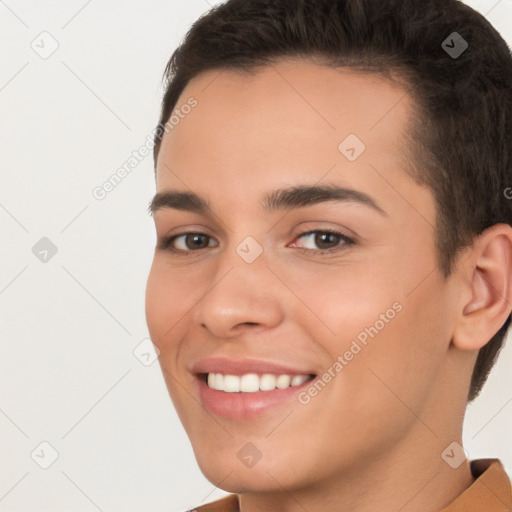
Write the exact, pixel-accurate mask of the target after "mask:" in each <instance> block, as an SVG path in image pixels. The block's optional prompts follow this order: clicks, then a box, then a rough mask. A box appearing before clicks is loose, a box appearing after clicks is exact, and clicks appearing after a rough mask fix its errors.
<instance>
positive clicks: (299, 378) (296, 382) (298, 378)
mask: <svg viewBox="0 0 512 512" xmlns="http://www.w3.org/2000/svg"><path fill="white" fill-rule="evenodd" d="M308 378H309V377H308V375H294V376H293V377H292V381H291V383H290V385H291V386H300V385H301V384H303V383H304V382H306V381H307V380H308Z"/></svg>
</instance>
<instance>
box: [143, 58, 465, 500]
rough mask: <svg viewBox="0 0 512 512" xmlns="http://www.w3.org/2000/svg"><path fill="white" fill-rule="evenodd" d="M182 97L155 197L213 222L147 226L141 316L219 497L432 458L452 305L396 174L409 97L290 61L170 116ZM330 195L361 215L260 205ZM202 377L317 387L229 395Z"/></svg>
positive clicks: (430, 207) (410, 193)
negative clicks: (406, 453) (397, 457)
mask: <svg viewBox="0 0 512 512" xmlns="http://www.w3.org/2000/svg"><path fill="white" fill-rule="evenodd" d="M190 97H194V98H195V99H196V100H197V106H195V107H194V108H193V109H188V108H187V109H185V110H186V111H187V112H188V111H189V110H191V111H190V112H189V113H188V114H187V115H183V112H182V117H183V119H180V121H179V123H176V124H175V126H173V127H172V129H171V130H169V132H168V133H166V134H165V136H164V139H163V142H162V146H161V150H160V154H159V158H158V165H157V192H158V193H165V192H171V191H172V192H188V193H194V194H197V195H199V196H200V197H201V198H203V199H204V200H205V201H208V203H209V205H210V206H211V210H210V211H208V210H207V211H206V212H204V213H200V212H194V211H186V210H180V209H175V208H171V207H169V205H168V206H161V207H159V208H157V209H156V211H155V212H154V218H155V223H156V230H157V237H158V244H159V246H158V247H157V249H156V251H155V257H154V261H153V266H152V269H151V272H150V276H149V280H148V286H147V306H146V309H147V311H146V313H147V321H148V326H149V330H150V334H151V338H152V340H153V342H154V343H155V345H157V346H158V347H159V349H160V351H161V354H160V358H159V361H160V364H161V367H162V370H163V375H164V377H165V381H166V383H167V387H168V390H169V393H170V396H171V398H172V400H173V403H174V405H175V407H176V410H177V412H178V414H179V417H180V419H181V421H182V423H183V425H184V427H185V429H186V431H187V433H188V435H189V437H190V440H191V443H192V446H193V448H194V452H195V454H196V457H197V460H198V463H199V465H200V467H201V469H202V471H203V472H204V473H205V475H206V476H207V477H208V478H209V479H210V480H211V481H212V482H214V483H215V484H216V485H219V486H220V487H221V488H223V489H226V490H228V491H235V492H243V491H248V490H258V489H259V490H262V489H267V490H270V489H275V490H282V488H285V489H287V490H293V489H295V488H299V487H304V486H307V485H309V484H311V483H312V482H314V481H318V482H320V481H327V480H328V479H329V478H331V477H332V478H336V477H339V476H340V475H342V474H343V472H344V470H346V469H347V468H351V471H354V470H355V468H357V467H362V466H363V465H365V464H368V462H369V461H370V460H371V461H378V460H381V459H382V460H384V459H385V458H386V457H387V460H389V456H390V454H392V453H398V452H399V451H400V450H411V446H413V447H414V446H415V447H416V449H414V450H411V453H410V456H411V457H414V458H416V457H421V453H422V450H423V449H424V447H425V446H428V449H429V450H432V447H433V446H434V449H435V450H438V452H439V453H441V451H442V450H443V449H444V448H445V447H446V445H445V444H444V440H443V439H442V438H443V436H438V435H437V434H438V433H439V432H441V431H442V432H445V431H446V421H447V420H446V417H447V415H448V416H449V415H453V414H454V411H453V400H454V398H455V397H456V398H460V399H462V400H463V396H462V395H463V393H464V391H466V390H465V389H464V388H465V386H466V385H467V379H466V378H465V377H464V375H463V374H461V373H460V372H459V371H457V370H454V367H455V364H454V361H455V358H456V357H458V356H457V355H456V354H455V355H454V353H455V352H456V351H455V349H453V348H452V347H451V345H450V340H451V335H452V332H453V327H454V320H453V318H454V317H455V314H454V310H455V307H456V306H455V304H456V299H455V297H456V294H457V290H456V287H455V286H454V285H453V281H452V280H451V279H448V280H444V279H443V276H442V273H441V271H440V269H439V267H438V261H437V258H436V252H435V245H434V242H435V233H434V229H433V227H434V225H435V208H436V207H435V202H434V199H433V195H432V193H431V191H430V190H429V189H427V188H424V187H421V186H419V185H417V184H416V183H415V182H414V181H413V180H412V179H411V178H410V177H409V176H408V174H407V172H406V169H405V164H404V161H405V159H403V155H404V149H403V138H404V133H405V130H407V122H408V118H409V117H408V116H409V114H410V113H411V111H412V109H413V108H414V103H413V102H412V100H411V99H410V97H409V96H407V95H405V93H404V91H403V90H401V89H398V88H396V87H394V86H393V85H391V84H390V83H389V82H386V81H384V80H383V79H382V78H380V77H378V76H377V75H362V74H356V73H355V72H352V71H350V70H344V71H341V70H334V69H330V68H327V67H323V66H319V65H316V64H312V63H308V62H305V61H298V60H289V61H281V62H280V63H278V64H276V65H275V66H273V67H266V68H263V69H262V70H260V71H259V72H258V73H257V74H256V75H254V76H252V77H249V76H243V75H241V74H237V73H235V72H228V71H222V72H220V71H218V70H217V71H211V72H208V73H204V74H203V75H201V76H199V77H197V78H195V79H194V80H192V81H191V82H190V84H189V85H188V86H187V87H186V89H185V91H184V92H183V94H182V96H181V98H180V100H179V102H178V104H177V109H178V108H179V107H180V106H181V105H183V104H185V103H187V100H188V99H189V98H190ZM350 134H355V135H356V136H357V137H358V138H359V139H360V140H361V141H362V142H363V143H364V145H365V146H366V148H365V150H364V151H363V152H362V153H361V148H362V146H360V143H359V142H357V140H356V139H353V138H352V140H351V139H348V142H346V143H345V144H344V145H342V146H341V148H340V143H342V142H343V141H344V140H345V139H346V138H347V136H349V135H350ZM351 148H353V151H352V150H351ZM347 156H348V157H350V159H352V160H353V161H351V160H350V159H349V158H347ZM328 184H329V185H335V186H338V187H341V188H345V189H350V190H353V191H357V194H359V195H360V196H361V197H363V194H364V197H366V200H362V199H361V197H358V196H357V194H354V193H352V194H347V195H346V197H345V200H338V201H332V200H331V201H327V202H325V201H324V202H317V203H315V204H311V205H309V206H307V207H298V206H297V205H295V206H293V207H291V208H287V209H282V208H280V209H274V210H267V209H265V208H264V205H263V198H264V197H265V196H266V195H267V194H269V193H271V192H272V191H276V190H280V189H288V188H291V187H299V186H326V185H328ZM372 203H373V204H372ZM330 230H331V231H337V232H339V233H341V234H342V235H343V236H344V237H348V239H350V240H351V241H352V242H349V241H347V240H346V239H344V238H343V237H337V236H330V237H329V235H328V234H323V233H324V232H325V231H330ZM312 231H313V234H306V233H310V232H312ZM190 232H192V233H194V232H197V233H201V234H202V235H201V236H200V237H198V238H194V236H193V235H191V236H189V237H186V236H182V235H183V234H185V233H190ZM173 235H174V236H176V235H180V236H179V238H177V239H175V240H174V242H172V243H171V244H170V245H169V246H168V247H167V248H165V247H164V244H163V242H164V241H165V238H166V237H170V236H173ZM315 235H316V236H315ZM172 248H174V249H176V251H183V250H189V251H193V252H191V253H190V254H188V255H183V254H182V253H179V252H176V253H173V252H171V250H170V249H172ZM329 248H332V249H336V250H331V252H329ZM315 249H316V250H317V251H318V252H316V253H315V252H314V250H315ZM260 251H261V253H260ZM212 360H213V362H212ZM272 365H274V366H272ZM468 365H469V362H468V361H466V366H465V367H464V371H467V370H468ZM207 372H210V373H221V374H230V375H242V374H247V373H256V374H262V373H268V374H274V375H280V374H291V375H300V374H314V375H316V376H317V377H316V379H315V380H313V381H307V382H304V383H303V384H301V385H299V386H293V387H290V388H288V389H275V390H273V391H258V392H256V393H252V392H245V393H228V392H225V391H219V390H212V389H210V388H208V387H207V385H206V383H205V375H204V374H205V373H207ZM329 377H330V378H329ZM457 379H458V381H459V382H456V381H457ZM246 380H248V381H250V380H251V379H250V377H249V378H246ZM281 380H284V381H286V378H281ZM228 381H231V382H230V385H231V384H232V385H234V386H236V383H237V380H236V379H231V378H228ZM267 381H270V382H272V378H271V377H270V378H266V379H265V382H267ZM452 382H453V385H452V386H451V388H450V383H452ZM315 383H316V387H315ZM447 389H450V390H452V391H450V392H448V393H447V392H446V390H447ZM442 390H443V391H442ZM453 390H454V391H453ZM459 390H462V391H459ZM459 419H460V418H457V421H458V420H459ZM436 443H438V444H436Z"/></svg>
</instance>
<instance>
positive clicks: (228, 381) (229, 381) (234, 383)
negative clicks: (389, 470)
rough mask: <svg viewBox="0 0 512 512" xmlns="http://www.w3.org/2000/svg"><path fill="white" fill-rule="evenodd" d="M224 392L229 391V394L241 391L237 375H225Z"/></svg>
mask: <svg viewBox="0 0 512 512" xmlns="http://www.w3.org/2000/svg"><path fill="white" fill-rule="evenodd" d="M224 391H227V392H228V393H237V392H238V391H240V379H239V378H238V377H236V376H235V375H225V376H224Z"/></svg>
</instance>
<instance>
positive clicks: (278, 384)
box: [199, 373, 316, 393]
mask: <svg viewBox="0 0 512 512" xmlns="http://www.w3.org/2000/svg"><path fill="white" fill-rule="evenodd" d="M315 377H316V375H314V374H303V375H289V374H279V375H278V374H272V373H263V374H258V373H246V374H243V375H230V374H223V373H201V374H199V378H200V379H201V380H202V381H203V382H205V383H206V385H207V386H208V387H209V388H210V389H214V390H216V391H224V392H225V393H255V392H257V391H274V390H276V389H287V388H290V387H296V386H300V385H302V384H304V383H305V382H307V381H309V380H313V379H314V378H315Z"/></svg>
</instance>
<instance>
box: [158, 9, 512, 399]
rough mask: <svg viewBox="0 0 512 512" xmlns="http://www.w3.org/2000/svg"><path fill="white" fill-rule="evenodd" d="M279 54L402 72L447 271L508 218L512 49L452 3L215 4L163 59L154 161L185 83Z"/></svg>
mask: <svg viewBox="0 0 512 512" xmlns="http://www.w3.org/2000/svg"><path fill="white" fill-rule="evenodd" d="M454 33H456V35H454ZM453 37H455V38H460V37H461V38H462V39H458V43H459V44H460V43H461V41H465V42H466V43H467V45H468V47H467V48H466V50H465V51H464V52H463V53H462V54H461V55H457V56H455V55H453V54H449V51H448V50H447V48H450V47H453V46H454V45H455V43H454V39H453ZM450 38H451V39H450ZM463 44H464V43H463ZM286 57H303V58H306V59H307V58H309V59H316V58H320V59H321V61H322V63H324V64H326V65H329V66H332V67H342V66H343V67H350V68H354V69H355V70H359V71H361V72H370V73H378V74H380V75H383V76H385V77H387V78H390V79H391V78H392V77H391V74H392V73H397V74H398V76H400V77H402V79H403V80H404V86H405V88H407V89H408V90H410V92H411V93H412V97H413V99H414V100H415V102H416V105H417V107H418V108H417V110H416V111H415V113H414V114H413V116H412V117H413V121H414V126H413V129H412V130H411V132H410V135H409V136H408V137H407V142H408V144H407V148H406V151H407V152H410V157H411V158H410V161H411V163H412V164H413V165H412V166H411V167H412V169H411V171H410V172H411V174H412V175H413V177H414V179H415V180H416V181H417V182H418V183H420V184H425V185H427V186H428V187H430V189H431V190H432V192H433V194H434V197H435V200H436V203H437V218H436V246H437V252H438V262H439V267H440V268H441V270H442V271H443V273H444V276H445V277H448V276H449V275H450V273H451V271H452V269H453V263H454V261H455V259H456V257H457V255H458V254H459V253H460V251H461V250H462V249H463V248H465V247H467V246H468V245H470V244H471V242H472V240H473V238H474V237H475V236H476V235H478V234H480V233H481V232H482V231H484V230H485V229H486V228H488V227H490V226H492V225H494V224H497V223H502V222H503V223H506V224H512V202H511V200H508V199H507V198H506V197H505V195H504V191H505V189H507V187H508V186H509V185H511V181H512V180H511V171H512V56H511V52H510V48H509V47H508V45H507V43H506V42H505V41H504V40H503V38H502V37H501V36H500V35H499V33H498V32H497V31H496V30H495V29H494V28H493V26H492V25H491V24H490V23H489V22H488V21H487V20H486V19H485V18H484V17H483V16H482V15H480V14H479V13H477V12H476V11H474V10H473V9H471V8H470V7H468V6H467V5H465V4H463V3H462V2H461V1H459V0H309V1H308V0H228V1H227V2H226V3H224V4H221V5H219V6H216V7H214V8H213V9H211V10H210V11H209V12H208V13H206V14H205V15H203V16H202V17H201V18H199V20H197V21H196V22H195V23H194V25H193V26H192V27H191V29H190V30H189V32H188V33H187V35H186V37H185V39H184V41H183V42H182V44H181V45H180V46H179V47H178V48H177V49H176V50H175V52H174V53H173V55H172V57H171V59H170V60H169V62H168V63H167V66H166V69H165V73H164V77H165V94H164V97H163V101H162V109H161V116H160V120H159V123H158V128H157V132H156V136H155V147H154V160H155V166H156V161H157V158H158V152H159V149H160V143H161V139H162V135H163V133H164V127H165V124H166V122H167V121H168V120H169V117H170V115H171V114H172V112H173V110H174V108H175V107H176V104H177V101H178V99H179V97H180V95H181V93H182V92H183V90H184V89H185V87H186V85H187V84H188V83H189V81H190V80H191V79H192V78H194V77H196V76H197V75H199V74H200V73H202V72H204V71H208V70H215V69H218V70H222V69H226V70H239V71H241V72H243V71H245V72H251V71H253V70H255V69H256V68H257V67H259V66H264V65H268V64H272V63H273V62H275V61H276V60H277V59H280V58H286ZM510 321H511V317H510V316H509V317H508V318H507V320H506V322H505V324H504V325H503V326H502V327H501V329H500V330H499V331H498V332H497V333H496V334H495V335H494V336H493V337H492V338H491V340H490V341H489V342H488V343H487V344H486V345H485V346H484V347H483V348H482V349H480V352H479V354H478V359H477V361H476V364H475V368H474V371H473V375H472V380H471V386H470V390H469V394H468V401H472V400H473V399H474V398H476V397H477V396H478V394H479V393H480V390H481V389H482V386H483V385H484V383H485V381H486V380H487V377H488V375H489V372H490V370H491V368H492V366H493V365H494V363H495V361H496V358H497V356H498V353H499V351H500V350H501V347H502V345H503V343H504V338H505V335H506V332H507V329H508V326H509V324H510Z"/></svg>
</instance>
